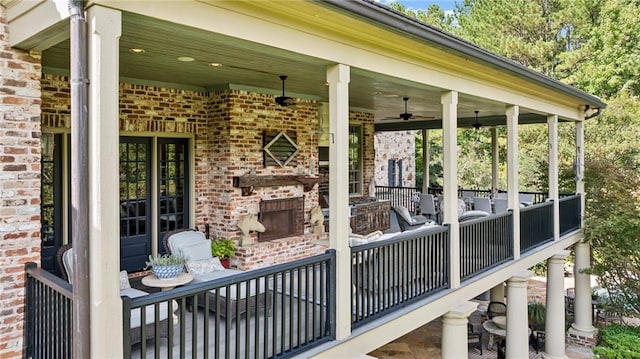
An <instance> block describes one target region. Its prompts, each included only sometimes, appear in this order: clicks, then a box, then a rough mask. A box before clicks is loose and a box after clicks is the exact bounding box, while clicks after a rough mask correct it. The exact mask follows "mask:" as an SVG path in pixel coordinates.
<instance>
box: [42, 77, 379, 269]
mask: <svg viewBox="0 0 640 359" xmlns="http://www.w3.org/2000/svg"><path fill="white" fill-rule="evenodd" d="M42 86H43V94H42V99H43V104H42V123H43V126H44V127H46V128H50V129H53V128H57V129H65V128H66V129H67V130H68V128H69V125H70V104H69V96H70V92H69V85H68V78H67V77H65V76H59V75H49V74H46V75H43V79H42ZM119 89H120V99H119V102H120V124H119V126H120V131H122V133H123V134H131V135H135V134H142V135H146V136H151V135H157V136H175V134H176V133H178V134H184V135H190V136H193V138H194V146H195V152H194V158H195V168H194V169H193V174H194V183H195V189H194V193H195V196H194V205H195V220H194V223H195V225H196V226H198V227H199V228H204V225H205V224H210V225H211V234H212V235H213V236H218V237H229V238H232V239H234V240H238V239H239V237H240V232H239V230H238V229H237V227H236V223H237V221H238V219H240V218H241V216H243V215H245V214H248V213H254V214H257V213H259V204H260V200H262V199H274V198H286V197H304V199H305V204H304V208H305V215H304V218H305V233H307V234H309V233H311V227H310V224H309V223H308V221H309V212H310V210H311V208H313V206H315V205H316V204H317V202H318V191H317V189H316V188H314V189H313V190H311V191H309V192H304V191H303V189H302V186H300V185H292V186H274V187H260V188H255V190H254V191H253V193H252V194H251V195H249V196H242V194H241V190H240V189H239V188H235V187H233V184H232V179H233V177H234V176H241V175H243V174H247V173H255V174H258V175H267V174H268V175H296V174H301V173H310V172H314V173H317V171H318V168H317V161H312V160H311V157H312V156H314V157H315V156H316V151H317V134H316V133H315V131H316V130H317V119H318V110H317V106H316V104H315V103H314V102H312V101H302V102H301V103H300V104H299V105H297V106H295V107H280V106H277V105H276V104H275V102H274V100H273V96H271V95H264V94H256V93H249V92H247V91H239V90H221V91H217V92H214V93H211V94H209V93H200V92H194V91H185V90H176V89H168V88H161V87H153V86H143V85H135V84H127V83H121V84H120V88H119ZM372 129H373V127H372V125H371V130H370V132H371V133H373V130H372ZM265 130H269V131H285V132H286V133H287V134H289V135H292V134H295V138H296V144H297V145H298V146H299V148H300V150H299V152H298V154H297V161H296V164H295V165H294V166H287V167H284V168H280V167H264V166H263V150H262V149H263V141H262V133H263V131H265ZM369 142H370V143H371V146H372V144H373V143H372V141H369ZM371 146H370V147H371ZM311 165H313V169H312V168H310V166H311ZM254 237H255V234H254ZM313 239H317V237H314V236H311V235H309V236H307V235H305V236H298V237H294V238H291V239H287V241H285V242H286V243H290V242H291V241H294V242H296V241H298V242H301V243H304V242H307V241H309V240H313ZM253 247H254V248H251V249H240V250H239V251H238V255H237V257H236V258H235V259H234V260H233V261H232V262H233V263H234V265H235V266H237V267H238V268H242V269H250V268H253V267H254V265H263V264H264V263H263V262H262V261H260V260H259V258H260V257H262V256H268V257H271V258H273V257H275V258H277V259H276V260H277V261H278V262H284V261H288V260H291V258H296V257H299V256H302V257H304V256H309V255H312V254H315V253H316V246H313V245H304V244H301V245H295V246H291V248H290V249H288V250H287V251H283V250H282V249H281V248H279V249H277V250H276V249H273V248H275V247H274V246H273V245H262V244H256V245H255V246H253ZM261 247H263V248H262V249H260V248H261ZM310 247H311V249H309V248H310ZM272 249H273V251H274V252H271V250H272ZM292 251H294V252H295V254H293V253H292ZM265 252H266V253H265ZM276 254H277V255H276Z"/></svg>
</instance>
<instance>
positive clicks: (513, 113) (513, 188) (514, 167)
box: [506, 106, 520, 259]
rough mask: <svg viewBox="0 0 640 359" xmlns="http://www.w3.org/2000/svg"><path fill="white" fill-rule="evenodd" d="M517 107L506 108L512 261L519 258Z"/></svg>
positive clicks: (518, 110) (518, 109)
mask: <svg viewBox="0 0 640 359" xmlns="http://www.w3.org/2000/svg"><path fill="white" fill-rule="evenodd" d="M519 112H520V108H519V107H518V106H507V108H506V113H507V191H508V194H507V196H508V199H507V201H508V203H509V209H511V210H512V211H513V259H518V258H520V197H519V195H520V193H519V189H518V171H519V168H518V115H519Z"/></svg>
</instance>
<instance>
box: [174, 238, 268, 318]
mask: <svg viewBox="0 0 640 359" xmlns="http://www.w3.org/2000/svg"><path fill="white" fill-rule="evenodd" d="M163 244H164V247H165V249H166V251H167V253H169V254H180V255H182V256H183V257H185V258H186V260H187V262H186V264H185V266H186V267H187V271H188V272H189V273H190V274H191V275H192V276H193V281H192V282H191V283H203V282H208V281H212V280H215V279H219V278H223V277H228V276H232V275H236V274H240V273H244V272H243V271H240V270H235V269H226V268H224V267H222V265H221V264H220V260H219V258H216V257H213V256H212V254H211V241H210V240H208V239H206V238H205V237H204V234H203V233H202V232H200V231H197V230H194V229H178V230H175V231H171V232H167V233H166V234H165V235H164V237H163ZM237 285H239V286H240V290H239V291H238V288H237V287H236V286H237ZM208 295H209V303H210V306H209V310H210V311H213V312H216V310H217V309H218V308H219V310H218V313H217V314H219V315H220V316H222V317H227V313H229V315H228V318H227V319H228V320H229V321H231V323H232V324H233V323H234V319H235V318H236V315H245V314H246V313H247V310H248V309H249V310H250V311H251V312H256V310H257V309H261V308H267V310H269V309H270V308H271V301H272V299H273V294H272V292H271V291H269V290H268V289H267V284H266V283H265V282H264V281H262V282H259V281H257V280H252V281H249V282H244V281H243V282H241V283H239V284H232V285H230V286H227V287H223V288H219V289H212V290H210V291H209V292H208ZM256 299H257V300H256ZM198 303H199V305H200V306H204V305H205V295H204V293H201V294H199V295H198ZM214 303H217V304H218V306H217V307H216V305H215V304H214ZM227 306H228V308H227Z"/></svg>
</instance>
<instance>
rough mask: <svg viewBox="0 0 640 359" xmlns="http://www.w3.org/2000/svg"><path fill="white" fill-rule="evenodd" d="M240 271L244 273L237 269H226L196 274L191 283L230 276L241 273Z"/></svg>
mask: <svg viewBox="0 0 640 359" xmlns="http://www.w3.org/2000/svg"><path fill="white" fill-rule="evenodd" d="M240 273H244V272H243V271H240V270H236V269H225V270H220V271H214V272H209V273H205V274H202V275H198V276H194V277H193V280H192V281H191V283H202V282H208V281H210V280H214V279H218V278H223V277H228V276H230V275H234V274H240Z"/></svg>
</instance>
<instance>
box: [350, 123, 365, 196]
mask: <svg viewBox="0 0 640 359" xmlns="http://www.w3.org/2000/svg"><path fill="white" fill-rule="evenodd" d="M362 147H363V146H362V125H349V194H362Z"/></svg>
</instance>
